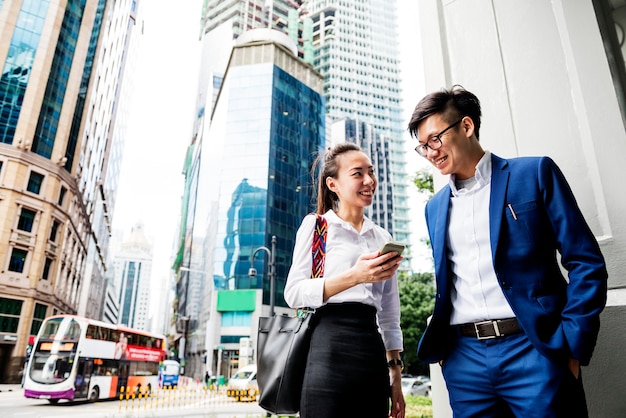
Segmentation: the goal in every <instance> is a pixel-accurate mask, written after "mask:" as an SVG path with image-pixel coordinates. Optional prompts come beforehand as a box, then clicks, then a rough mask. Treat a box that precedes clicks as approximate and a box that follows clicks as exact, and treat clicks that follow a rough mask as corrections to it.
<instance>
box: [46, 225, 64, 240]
mask: <svg viewBox="0 0 626 418" xmlns="http://www.w3.org/2000/svg"><path fill="white" fill-rule="evenodd" d="M59 226H61V223H60V222H59V221H57V220H53V221H52V228H50V236H49V237H48V240H50V241H52V242H57V235H58V233H59Z"/></svg>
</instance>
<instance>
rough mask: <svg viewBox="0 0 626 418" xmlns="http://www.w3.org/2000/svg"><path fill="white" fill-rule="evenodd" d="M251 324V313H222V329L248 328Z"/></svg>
mask: <svg viewBox="0 0 626 418" xmlns="http://www.w3.org/2000/svg"><path fill="white" fill-rule="evenodd" d="M251 324H252V313H251V312H222V326H223V327H249V326H250V325H251Z"/></svg>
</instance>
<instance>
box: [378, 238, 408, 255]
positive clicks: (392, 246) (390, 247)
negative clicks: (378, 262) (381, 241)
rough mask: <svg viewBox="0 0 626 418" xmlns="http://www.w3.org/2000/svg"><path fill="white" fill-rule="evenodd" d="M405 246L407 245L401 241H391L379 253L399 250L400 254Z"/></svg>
mask: <svg viewBox="0 0 626 418" xmlns="http://www.w3.org/2000/svg"><path fill="white" fill-rule="evenodd" d="M405 247H406V245H404V244H403V243H401V242H395V241H389V242H386V243H385V245H383V248H381V249H380V251H379V253H380V255H383V254H387V253H389V252H397V253H398V255H402V253H403V252H404V248H405Z"/></svg>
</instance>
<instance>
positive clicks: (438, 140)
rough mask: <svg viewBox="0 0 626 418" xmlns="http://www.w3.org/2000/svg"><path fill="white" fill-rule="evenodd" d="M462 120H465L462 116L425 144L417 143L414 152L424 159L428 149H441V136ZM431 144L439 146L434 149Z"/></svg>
mask: <svg viewBox="0 0 626 418" xmlns="http://www.w3.org/2000/svg"><path fill="white" fill-rule="evenodd" d="M463 119H465V116H463V117H462V118H461V119H459V120H457V121H456V122H454V123H453V124H451V125H448V127H447V128H445V129H444V130H443V131H441V132H439V133H438V134H436V135H433V136H432V137H430V138H428V140H427V141H426V142H424V143H423V144H422V143H419V144H418V145H417V146H416V147H415V152H417V153H418V154H419V155H421V156H422V157H424V158H425V157H426V156H427V155H428V149H431V150H433V151H434V150H438V149H439V148H441V146H442V145H443V141H442V140H441V136H442V135H443V134H445V133H446V132H448V131H449V130H450V129H452V128H454V127H455V126H456V125H458V124H459V123H461V122H462V121H463ZM433 144H439V145H437V146H436V147H433ZM422 148H424V149H425V151H424V153H422V152H421V151H419V150H421V149H422Z"/></svg>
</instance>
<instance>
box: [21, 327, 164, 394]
mask: <svg viewBox="0 0 626 418" xmlns="http://www.w3.org/2000/svg"><path fill="white" fill-rule="evenodd" d="M166 353H167V352H166V347H165V337H164V336H162V335H157V334H151V333H148V332H144V331H139V330H136V329H131V328H128V327H124V326H120V325H112V324H107V323H104V322H100V321H95V320H92V319H87V318H81V317H78V316H73V315H56V316H51V317H49V318H46V319H45V320H44V322H43V324H42V325H41V328H40V330H39V334H38V335H37V339H36V340H35V345H34V348H33V350H32V354H31V357H30V359H29V361H28V367H27V369H26V375H25V376H24V396H25V397H27V398H37V399H47V400H48V401H49V402H50V403H57V402H58V401H59V400H60V399H68V400H82V399H89V400H92V401H95V400H97V399H101V398H103V399H104V398H115V397H117V396H119V395H120V392H121V391H124V393H128V391H129V388H130V391H131V392H132V393H134V394H144V395H145V394H148V393H150V391H151V390H152V388H155V389H156V388H157V387H158V384H159V380H158V379H159V378H158V373H159V363H160V362H162V361H163V360H164V359H165V357H166Z"/></svg>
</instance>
